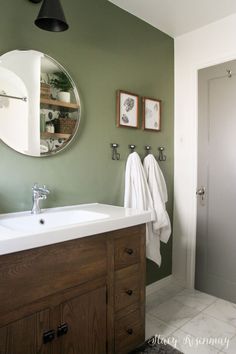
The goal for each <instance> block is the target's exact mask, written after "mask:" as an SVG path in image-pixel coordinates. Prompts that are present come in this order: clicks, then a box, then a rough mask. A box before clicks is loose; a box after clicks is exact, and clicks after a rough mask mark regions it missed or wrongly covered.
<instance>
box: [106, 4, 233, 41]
mask: <svg viewBox="0 0 236 354" xmlns="http://www.w3.org/2000/svg"><path fill="white" fill-rule="evenodd" d="M109 1H110V2H112V3H113V4H115V5H117V6H119V7H121V8H122V9H124V10H126V11H128V12H130V13H131V14H133V15H135V16H137V17H139V18H141V19H142V20H144V21H145V22H148V23H150V24H151V25H152V26H154V27H156V28H158V29H160V30H161V31H163V32H165V33H167V34H169V35H170V36H171V37H178V36H180V35H182V34H184V33H187V32H190V31H193V30H195V29H197V28H200V27H202V26H205V25H207V24H209V23H212V22H215V21H218V20H220V19H222V18H223V17H226V16H229V15H231V14H233V13H235V12H236V0H109Z"/></svg>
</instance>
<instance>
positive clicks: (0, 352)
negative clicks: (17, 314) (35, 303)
mask: <svg viewBox="0 0 236 354" xmlns="http://www.w3.org/2000/svg"><path fill="white" fill-rule="evenodd" d="M49 330H50V311H49V310H44V311H40V312H37V313H35V314H33V315H31V316H27V317H25V318H22V319H19V320H18V321H15V322H12V323H10V324H9V325H7V326H5V327H2V328H0V354H51V353H52V342H51V341H49V342H48V343H44V339H43V338H44V334H45V333H47V332H48V331H49Z"/></svg>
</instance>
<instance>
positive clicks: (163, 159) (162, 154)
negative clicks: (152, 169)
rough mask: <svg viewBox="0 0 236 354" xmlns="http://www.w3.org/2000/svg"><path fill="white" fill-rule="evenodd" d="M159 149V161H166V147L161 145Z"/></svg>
mask: <svg viewBox="0 0 236 354" xmlns="http://www.w3.org/2000/svg"><path fill="white" fill-rule="evenodd" d="M158 150H159V156H158V160H159V161H166V155H164V153H163V151H164V150H165V148H164V147H163V146H160V147H159V148H158Z"/></svg>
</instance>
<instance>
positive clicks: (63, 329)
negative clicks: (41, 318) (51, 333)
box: [57, 323, 68, 337]
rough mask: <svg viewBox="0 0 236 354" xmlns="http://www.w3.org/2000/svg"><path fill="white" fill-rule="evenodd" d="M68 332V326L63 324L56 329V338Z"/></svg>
mask: <svg viewBox="0 0 236 354" xmlns="http://www.w3.org/2000/svg"><path fill="white" fill-rule="evenodd" d="M67 332H68V324H67V323H63V324H62V325H60V326H58V327H57V336H58V337H61V336H64V335H65V334H66V333H67Z"/></svg>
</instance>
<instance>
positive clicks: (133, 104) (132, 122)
mask: <svg viewBox="0 0 236 354" xmlns="http://www.w3.org/2000/svg"><path fill="white" fill-rule="evenodd" d="M116 104H117V117H116V123H117V127H129V128H138V106H139V96H138V95H136V94H134V93H131V92H127V91H121V90H119V91H117V103H116Z"/></svg>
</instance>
